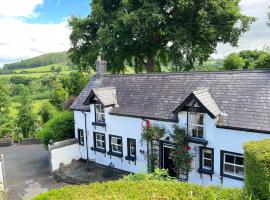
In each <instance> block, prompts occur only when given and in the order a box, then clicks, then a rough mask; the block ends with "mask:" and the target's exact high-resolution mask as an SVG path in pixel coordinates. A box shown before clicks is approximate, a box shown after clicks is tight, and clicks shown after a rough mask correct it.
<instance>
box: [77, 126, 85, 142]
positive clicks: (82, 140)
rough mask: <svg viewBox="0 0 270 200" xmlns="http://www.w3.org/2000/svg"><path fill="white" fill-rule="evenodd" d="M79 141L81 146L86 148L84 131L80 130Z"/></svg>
mask: <svg viewBox="0 0 270 200" xmlns="http://www.w3.org/2000/svg"><path fill="white" fill-rule="evenodd" d="M78 140H79V145H81V146H84V135H83V130H82V129H78Z"/></svg>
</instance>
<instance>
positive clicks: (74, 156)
mask: <svg viewBox="0 0 270 200" xmlns="http://www.w3.org/2000/svg"><path fill="white" fill-rule="evenodd" d="M50 152H51V169H52V171H55V170H58V169H59V167H60V164H61V163H63V164H64V165H69V164H71V162H72V160H79V159H80V158H81V157H82V156H81V154H80V152H79V145H78V144H72V145H69V146H65V147H60V148H57V149H52V150H50Z"/></svg>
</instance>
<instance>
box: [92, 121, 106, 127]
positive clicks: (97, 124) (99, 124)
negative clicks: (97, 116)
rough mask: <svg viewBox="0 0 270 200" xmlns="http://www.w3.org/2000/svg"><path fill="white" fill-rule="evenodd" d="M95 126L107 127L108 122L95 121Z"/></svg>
mask: <svg viewBox="0 0 270 200" xmlns="http://www.w3.org/2000/svg"><path fill="white" fill-rule="evenodd" d="M92 125H93V126H101V127H106V123H101V122H93V123H92Z"/></svg>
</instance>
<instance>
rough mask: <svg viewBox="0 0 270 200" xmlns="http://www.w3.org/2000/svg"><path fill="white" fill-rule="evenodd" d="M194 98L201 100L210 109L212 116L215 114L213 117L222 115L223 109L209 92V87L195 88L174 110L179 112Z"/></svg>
mask: <svg viewBox="0 0 270 200" xmlns="http://www.w3.org/2000/svg"><path fill="white" fill-rule="evenodd" d="M193 100H196V101H199V102H200V103H201V104H202V105H203V106H204V107H205V108H206V110H208V113H210V114H211V117H212V116H213V118H215V117H218V116H219V115H221V111H220V109H219V107H218V105H217V104H216V102H215V100H214V99H213V97H212V96H211V94H210V93H209V91H208V88H197V89H196V90H194V91H193V92H192V93H191V94H190V95H189V96H188V97H187V98H186V99H185V100H184V101H183V102H182V104H181V105H180V106H179V107H178V108H177V109H176V110H175V111H174V112H179V111H180V110H182V109H183V108H184V107H185V106H186V105H187V104H188V103H189V102H190V101H193Z"/></svg>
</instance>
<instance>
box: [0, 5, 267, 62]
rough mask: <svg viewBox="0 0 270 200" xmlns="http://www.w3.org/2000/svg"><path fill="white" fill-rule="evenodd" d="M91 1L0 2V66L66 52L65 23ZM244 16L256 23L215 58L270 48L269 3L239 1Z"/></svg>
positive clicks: (84, 11)
mask: <svg viewBox="0 0 270 200" xmlns="http://www.w3.org/2000/svg"><path fill="white" fill-rule="evenodd" d="M89 4H90V0H0V67H1V66H3V64H5V63H11V62H15V61H19V60H22V59H26V58H31V57H34V56H38V55H41V54H44V53H49V52H58V51H66V50H68V49H69V47H70V42H69V35H70V32H71V30H70V28H69V27H68V23H67V20H68V19H69V17H70V16H72V15H76V16H81V17H85V16H87V15H88V14H89V13H90V6H89ZM240 6H241V10H242V12H243V13H244V14H247V15H250V16H254V17H256V18H257V21H256V22H255V23H253V24H252V26H251V28H250V30H249V31H248V32H247V33H245V34H244V35H243V36H242V37H241V39H240V41H239V46H238V47H237V48H232V47H231V46H230V45H224V44H220V45H218V48H217V52H216V53H215V54H213V55H212V57H214V58H224V56H226V55H228V54H229V53H231V52H237V51H240V50H243V49H262V48H263V47H264V46H265V45H269V46H270V28H269V27H267V26H266V22H267V12H269V11H270V8H269V6H270V0H242V1H241V4H240Z"/></svg>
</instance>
